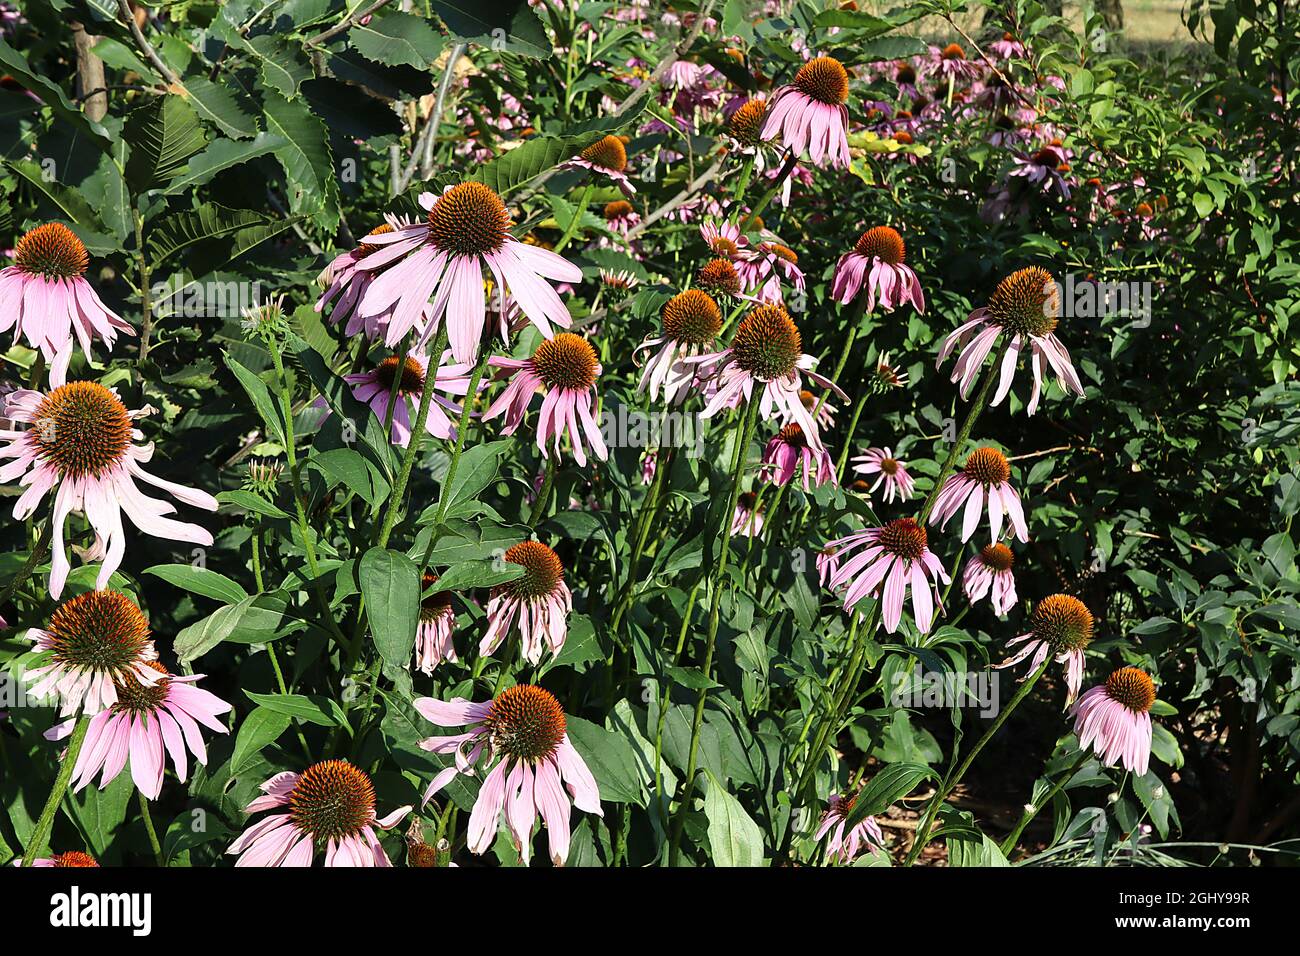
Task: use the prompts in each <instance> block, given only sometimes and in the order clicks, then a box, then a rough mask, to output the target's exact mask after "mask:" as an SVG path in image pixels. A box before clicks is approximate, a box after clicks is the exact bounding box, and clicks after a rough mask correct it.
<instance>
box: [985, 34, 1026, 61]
mask: <svg viewBox="0 0 1300 956" xmlns="http://www.w3.org/2000/svg"><path fill="white" fill-rule="evenodd" d="M989 49H990V50H992V51H993V52H994V53H996V54H997V55H998V56H1000V57H1002V59H1004V60H1011V59H1017V60H1023V59H1024V58H1025V46H1024V44H1023V43H1021V42H1020V41H1019V40H1017V39H1016V38H1015V37H1014V36H1012V35H1011V34H1010V33H1003V34H1002V39H1000V40H994V41H993V42H992V43H990V44H989Z"/></svg>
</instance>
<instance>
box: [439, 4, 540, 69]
mask: <svg viewBox="0 0 1300 956" xmlns="http://www.w3.org/2000/svg"><path fill="white" fill-rule="evenodd" d="M430 5H431V6H432V8H433V12H434V13H436V14H437V15H438V16H439V17H440V18H441V19H442V22H443V23H445V24H446V25H447V29H448V30H450V31H451V32H452V33H454V34H455V35H456V36H458V37H460V38H461V39H463V40H475V41H477V42H479V43H482V44H484V45H485V46H490V47H491V48H492V49H493V50H495V51H497V52H501V51H509V52H511V53H518V54H520V55H521V56H531V57H548V56H550V55H551V43H550V40H548V39H547V37H546V30H545V29H543V27H542V21H541V20H540V19H539V18H538V16H537V14H536V12H535V11H534V10H533V9H532V8H531V7H530V6H529V5H528V2H527V0H497V2H495V3H484V2H482V0H431V4H430Z"/></svg>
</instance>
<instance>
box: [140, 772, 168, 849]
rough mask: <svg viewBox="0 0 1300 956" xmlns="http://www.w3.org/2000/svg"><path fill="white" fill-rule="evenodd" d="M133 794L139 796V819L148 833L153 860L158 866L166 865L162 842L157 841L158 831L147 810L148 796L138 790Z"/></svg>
mask: <svg viewBox="0 0 1300 956" xmlns="http://www.w3.org/2000/svg"><path fill="white" fill-rule="evenodd" d="M135 795H136V796H137V797H139V798H140V819H141V820H142V821H143V822H144V832H145V833H147V834H148V835H149V846H150V848H152V849H153V858H154V862H155V863H157V864H158V865H159V866H160V867H161V866H166V865H167V858H166V857H164V856H163V850H162V844H161V843H159V842H158V831H157V830H155V829H154V826H153V814H151V813H150V812H149V798H148V797H146V796H145V795H144V794H143V793H141V792H140V791H139V790H137V791H136V792H135Z"/></svg>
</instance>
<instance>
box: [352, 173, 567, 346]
mask: <svg viewBox="0 0 1300 956" xmlns="http://www.w3.org/2000/svg"><path fill="white" fill-rule="evenodd" d="M420 205H421V207H423V208H424V210H425V211H426V213H427V215H426V217H425V220H424V221H423V222H417V223H414V224H412V225H409V226H401V227H399V228H396V229H394V230H393V231H392V232H390V233H386V234H384V235H374V234H371V235H370V236H368V237H367V240H368V242H370V243H372V244H376V245H381V246H383V247H384V248H383V249H381V250H380V251H378V252H374V253H371V254H370V255H368V256H366V257H365V258H364V259H362V260H361V261H360V262H359V263H357V268H358V269H360V270H364V271H368V272H376V271H382V274H381V275H379V276H377V277H376V278H375V280H374V281H373V282H371V283H370V285H369V287H368V288H367V289H366V291H365V294H364V295H363V296H362V298H361V301H360V302H359V303H358V305H357V309H358V311H359V312H360V313H361V315H362V316H363V317H365V316H371V315H385V314H390V313H391V315H390V318H389V321H388V332H387V334H386V335H385V337H384V343H385V344H386V345H387V346H388V347H389V348H393V347H394V346H396V345H397V343H398V342H400V341H401V340H402V338H403V337H404V336H405V335H406V334H407V333H408V332H409V331H411V329H412V328H414V327H415V326H416V325H417V323H420V322H421V321H422V320H423V319H424V318H425V315H426V313H425V308H426V306H427V305H428V303H429V297H430V296H433V306H432V308H431V309H430V310H429V312H428V314H427V318H428V323H427V325H426V326H425V327H424V330H423V333H422V336H421V337H422V339H427V338H428V337H429V336H431V335H432V334H433V333H434V332H435V331H436V330H437V328H438V323H439V322H441V321H442V319H443V318H444V316H445V317H446V318H447V322H448V327H447V335H448V340H449V342H450V343H451V350H452V353H453V354H454V355H455V356H456V361H458V362H473V361H475V360H476V359H477V358H478V350H479V343H480V340H481V339H482V337H483V325H484V323H485V322H486V320H487V292H486V290H485V288H484V285H483V270H484V269H485V268H486V269H487V270H488V271H489V272H490V273H491V275H492V278H493V280H494V281H495V285H496V288H497V289H499V290H501V291H502V292H503V293H508V294H509V295H510V296H511V297H512V298H513V300H514V302H515V303H516V304H517V305H518V306H519V308H520V309H521V310H522V311H523V313H524V315H526V316H527V317H528V319H529V320H530V321H531V322H532V323H533V324H534V325H536V326H537V328H538V331H540V332H541V333H542V335H543V336H544V337H546V338H548V339H549V338H550V337H551V335H552V334H553V333H552V329H551V324H552V323H554V324H556V325H559V326H561V327H563V328H568V327H569V324H570V321H571V319H570V317H569V310H568V308H566V307H565V305H564V302H563V301H562V300H561V299H560V296H559V294H558V293H557V292H556V291H555V289H553V288H552V287H551V285H550V283H549V282H548V281H547V280H551V281H554V282H580V281H582V270H581V269H579V268H578V267H577V266H575V265H573V264H572V263H571V262H569V261H568V260H566V259H564V258H563V257H561V256H558V255H556V254H555V253H554V252H551V251H549V250H547V249H543V248H541V247H540V246H536V245H529V244H528V243H525V242H520V241H519V240H518V239H516V238H515V237H514V236H512V235H510V214H509V213H508V212H507V211H506V206H505V203H503V202H502V201H501V197H500V196H498V195H497V194H496V193H495V192H493V191H492V190H491V189H489V188H488V187H487V186H484V185H483V184H482V183H477V182H463V183H460V184H458V185H455V186H448V187H447V188H446V189H445V190H444V191H443V193H442V195H441V196H434V195H433V194H432V193H427V192H426V193H422V194H421V195H420ZM399 260H400V261H399Z"/></svg>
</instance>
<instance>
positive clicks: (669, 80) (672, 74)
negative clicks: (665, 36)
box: [659, 60, 709, 90]
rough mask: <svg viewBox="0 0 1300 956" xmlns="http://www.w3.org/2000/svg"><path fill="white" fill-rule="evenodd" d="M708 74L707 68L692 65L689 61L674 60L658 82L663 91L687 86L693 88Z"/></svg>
mask: <svg viewBox="0 0 1300 956" xmlns="http://www.w3.org/2000/svg"><path fill="white" fill-rule="evenodd" d="M708 72H709V70H708V67H704V66H701V65H700V64H698V63H692V62H691V61H690V60H674V61H673V62H672V64H671V65H669V67H668V69H667V70H666V71H665V72H664V75H663V77H662V78H661V79H660V81H659V82H660V84H661V85H662V86H663V87H664V89H668V90H681V89H685V88H686V87H688V86H694V85H695V84H697V83H698V82H700V80H701V78H703V77H704V76H706V75H707V74H708Z"/></svg>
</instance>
